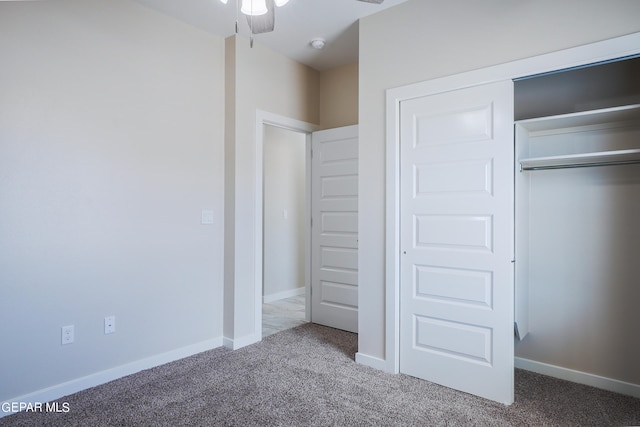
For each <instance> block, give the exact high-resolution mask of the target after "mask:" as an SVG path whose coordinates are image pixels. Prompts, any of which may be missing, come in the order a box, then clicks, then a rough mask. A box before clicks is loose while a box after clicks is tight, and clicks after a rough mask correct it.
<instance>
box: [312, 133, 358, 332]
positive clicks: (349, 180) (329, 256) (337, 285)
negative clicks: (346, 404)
mask: <svg viewBox="0 0 640 427" xmlns="http://www.w3.org/2000/svg"><path fill="white" fill-rule="evenodd" d="M311 140H312V163H311V199H312V200H311V210H312V216H311V221H312V227H311V294H312V295H311V321H312V322H313V323H318V324H321V325H326V326H330V327H334V328H338V329H343V330H347V331H351V332H358V127H357V125H354V126H347V127H342V128H336V129H329V130H324V131H318V132H314V133H313V134H312V138H311Z"/></svg>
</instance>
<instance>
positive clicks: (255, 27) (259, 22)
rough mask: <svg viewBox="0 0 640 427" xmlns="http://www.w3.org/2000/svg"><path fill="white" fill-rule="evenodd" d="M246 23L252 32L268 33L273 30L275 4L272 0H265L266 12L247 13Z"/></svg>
mask: <svg viewBox="0 0 640 427" xmlns="http://www.w3.org/2000/svg"><path fill="white" fill-rule="evenodd" d="M247 23H248V24H249V28H250V29H251V33H252V34H262V33H269V32H271V31H273V29H274V28H275V23H276V13H275V4H274V3H273V0H267V13H265V14H264V15H256V16H250V15H247Z"/></svg>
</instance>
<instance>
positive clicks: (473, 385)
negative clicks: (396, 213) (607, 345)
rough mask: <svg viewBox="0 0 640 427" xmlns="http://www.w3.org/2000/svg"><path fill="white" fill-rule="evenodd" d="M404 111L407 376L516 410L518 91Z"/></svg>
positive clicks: (474, 91)
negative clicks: (515, 134)
mask: <svg viewBox="0 0 640 427" xmlns="http://www.w3.org/2000/svg"><path fill="white" fill-rule="evenodd" d="M400 114H401V118H400V120H401V124H400V126H401V127H400V132H401V134H400V141H401V142H400V145H401V147H400V156H401V160H400V161H401V164H400V169H401V175H400V183H401V185H400V187H401V190H400V197H401V199H400V203H401V206H400V209H401V213H400V221H401V225H400V226H401V235H400V245H401V246H400V247H401V252H402V253H401V254H400V276H401V278H400V280H401V285H400V371H401V372H403V373H406V374H409V375H412V376H416V377H419V378H423V379H426V380H429V381H432V382H435V383H438V384H442V385H444V386H447V387H451V388H455V389H458V390H462V391H465V392H468V393H472V394H475V395H479V396H482V397H485V398H488V399H492V400H496V401H499V402H502V403H505V404H510V403H512V402H513V370H514V367H513V358H514V351H513V346H514V342H513V336H514V332H513V331H514V330H513V318H514V314H513V312H514V302H513V296H514V295H513V294H514V291H513V287H514V281H513V264H512V260H513V239H514V235H513V233H514V231H513V230H514V227H513V83H512V82H511V81H506V82H500V83H495V84H488V85H484V86H477V87H472V88H467V89H461V90H458V91H452V92H446V93H441V94H436V95H432V96H427V97H422V98H416V99H413V100H408V101H404V102H402V104H401V106H400Z"/></svg>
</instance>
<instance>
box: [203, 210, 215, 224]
mask: <svg viewBox="0 0 640 427" xmlns="http://www.w3.org/2000/svg"><path fill="white" fill-rule="evenodd" d="M210 224H213V211H210V210H207V209H203V210H202V225H210Z"/></svg>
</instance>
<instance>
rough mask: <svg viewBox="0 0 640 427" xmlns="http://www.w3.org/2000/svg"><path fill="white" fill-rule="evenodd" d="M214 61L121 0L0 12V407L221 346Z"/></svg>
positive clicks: (208, 42) (209, 41)
mask: <svg viewBox="0 0 640 427" xmlns="http://www.w3.org/2000/svg"><path fill="white" fill-rule="evenodd" d="M223 55H224V43H223V40H222V39H221V38H218V37H214V36H211V35H209V34H206V33H204V32H201V31H199V30H196V29H193V28H191V27H188V26H186V25H184V24H182V23H179V22H177V21H175V20H172V19H169V18H167V17H164V16H162V15H159V14H157V13H155V12H152V11H149V10H147V9H145V8H144V7H142V6H140V5H137V4H133V3H130V2H128V1H124V0H94V1H90V2H88V1H83V0H59V1H55V2H44V1H43V2H0V58H2V66H0V93H1V95H0V293H1V296H0V336H2V351H1V352H0V399H1V400H4V399H9V398H13V397H16V396H20V395H23V394H26V393H31V392H34V391H38V390H40V389H43V388H46V387H50V386H54V385H57V384H60V383H63V382H66V381H73V380H76V379H78V378H80V377H83V376H86V375H89V374H93V373H96V372H100V371H104V370H109V369H112V368H115V367H118V366H121V365H125V364H128V363H132V362H135V361H138V360H141V359H144V358H148V357H153V356H155V355H158V354H162V353H164V352H170V351H173V350H176V349H181V348H186V347H189V346H193V345H202V344H203V343H204V346H211V345H214V344H215V342H221V339H220V338H221V336H222V291H223V286H222V271H223V269H222V263H223V247H222V242H223V223H222V221H223V214H222V209H223V169H224V162H223V159H224V152H223V143H222V138H223V117H224V87H223V85H224V68H223ZM202 209H210V210H213V211H214V224H213V225H208V226H203V225H201V224H200V219H201V210H202ZM107 315H115V316H116V326H117V330H116V333H115V334H113V335H104V334H103V318H104V317H105V316H107ZM70 324H73V325H75V343H73V344H70V345H65V346H62V345H61V344H60V334H61V333H60V328H61V326H63V325H70Z"/></svg>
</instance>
